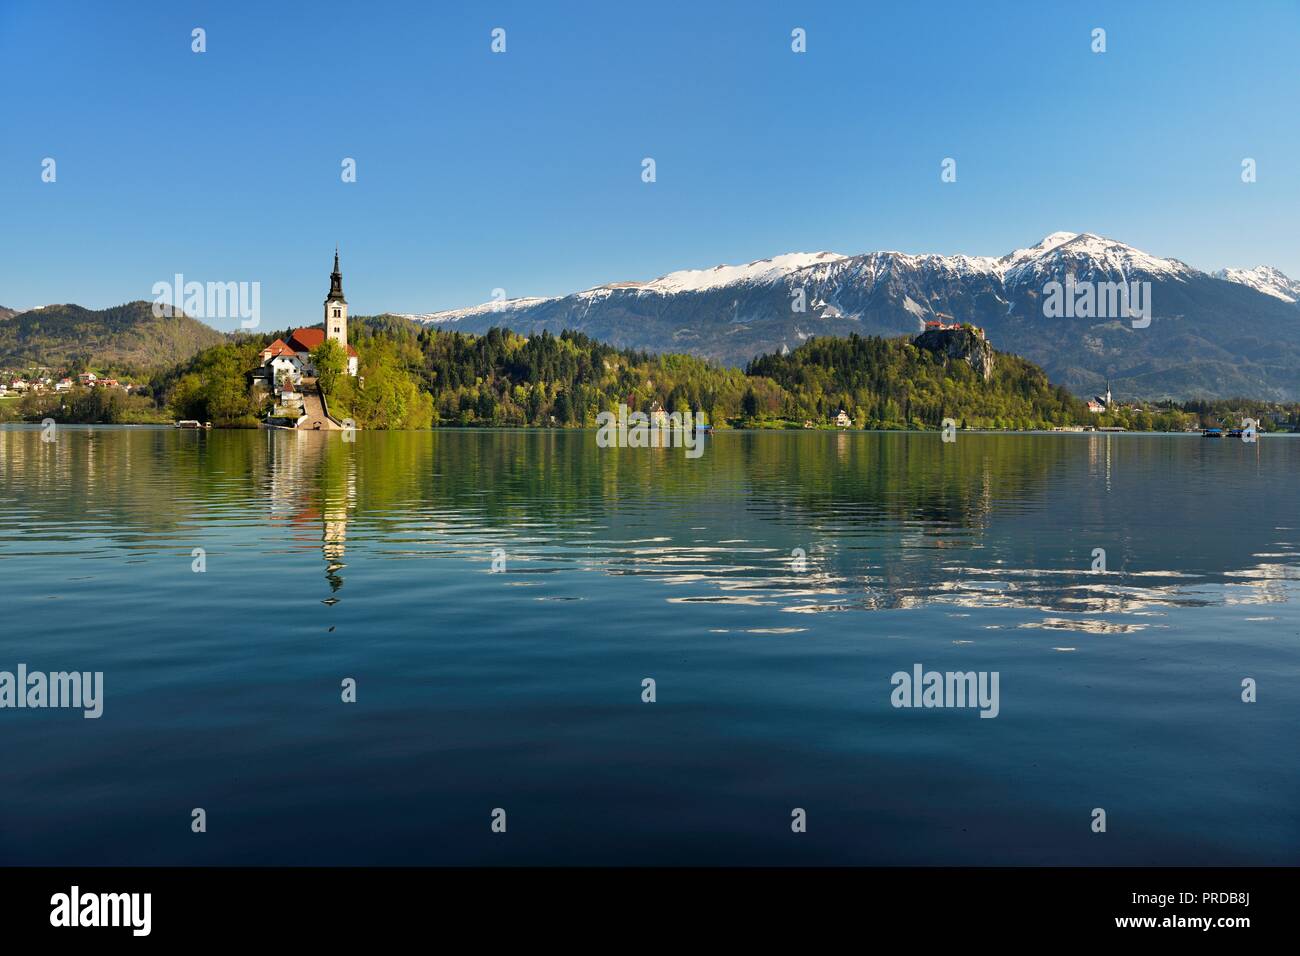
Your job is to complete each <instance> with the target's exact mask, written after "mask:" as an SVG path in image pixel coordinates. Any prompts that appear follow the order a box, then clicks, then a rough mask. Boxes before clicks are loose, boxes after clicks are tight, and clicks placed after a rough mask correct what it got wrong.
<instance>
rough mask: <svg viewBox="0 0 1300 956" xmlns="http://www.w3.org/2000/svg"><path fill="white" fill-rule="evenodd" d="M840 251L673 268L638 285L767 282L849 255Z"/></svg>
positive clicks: (644, 288) (663, 289)
mask: <svg viewBox="0 0 1300 956" xmlns="http://www.w3.org/2000/svg"><path fill="white" fill-rule="evenodd" d="M847 258H848V256H842V255H840V254H839V253H837V252H790V253H787V254H785V255H783V256H773V257H772V258H771V259H759V260H758V261H756V262H747V263H745V264H744V265H741V266H728V265H720V266H714V267H713V268H712V269H683V270H682V271H680V272H670V273H668V275H666V276H660V277H659V278H658V279H654V280H652V281H650V282H646V283H644V284H642V285H640V286H638V287H637V288H638V289H639V291H641V292H658V293H660V294H663V295H673V294H675V293H678V292H705V291H707V290H709V289H717V288H720V287H722V286H728V285H739V284H740V283H755V284H760V285H765V284H767V283H771V282H776V281H779V280H780V279H783V278H784V277H785V276H788V275H790V274H791V273H792V272H798V271H799V270H801V269H806V268H808V267H809V266H815V265H823V264H825V263H829V262H838V261H840V260H842V259H847Z"/></svg>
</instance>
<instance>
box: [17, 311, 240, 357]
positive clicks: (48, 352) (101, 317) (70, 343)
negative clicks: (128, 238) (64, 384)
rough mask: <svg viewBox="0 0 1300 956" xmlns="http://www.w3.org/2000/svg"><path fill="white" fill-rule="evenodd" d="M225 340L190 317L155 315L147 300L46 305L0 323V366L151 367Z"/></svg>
mask: <svg viewBox="0 0 1300 956" xmlns="http://www.w3.org/2000/svg"><path fill="white" fill-rule="evenodd" d="M225 340H226V336H225V335H223V334H222V333H220V332H218V331H216V330H215V329H213V328H210V327H209V326H207V325H204V324H203V323H202V322H200V321H198V320H197V319H192V318H190V317H189V316H186V315H177V316H175V317H158V316H155V315H154V314H153V305H152V303H149V302H128V303H126V304H125V305H119V306H114V307H113V308H111V309H99V310H95V309H85V308H82V307H81V306H79V305H47V306H44V307H43V308H39V309H32V310H31V311H28V312H20V313H18V314H17V315H13V316H10V317H8V318H4V319H0V368H23V367H26V366H30V365H45V366H50V367H52V368H76V367H88V368H94V369H110V368H111V369H150V368H158V367H160V366H164V365H171V364H173V363H176V362H182V361H185V360H186V359H188V358H189V357H190V356H192V355H194V354H195V353H196V352H199V351H200V350H202V349H205V348H209V347H210V346H213V345H217V344H218V343H220V342H223V341H225Z"/></svg>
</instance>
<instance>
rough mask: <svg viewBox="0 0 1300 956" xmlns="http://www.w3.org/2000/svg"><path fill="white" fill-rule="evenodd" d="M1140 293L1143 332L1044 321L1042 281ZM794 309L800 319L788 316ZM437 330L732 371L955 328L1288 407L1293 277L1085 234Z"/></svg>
mask: <svg viewBox="0 0 1300 956" xmlns="http://www.w3.org/2000/svg"><path fill="white" fill-rule="evenodd" d="M1067 277H1072V278H1073V281H1074V282H1076V283H1086V282H1097V283H1101V282H1124V283H1134V282H1138V283H1150V287H1149V304H1150V307H1151V313H1150V317H1151V321H1150V324H1149V325H1148V326H1146V327H1144V328H1134V327H1133V322H1131V321H1130V320H1129V319H1128V318H1127V317H1125V316H1123V315H1122V314H1120V315H1115V314H1112V315H1111V316H1110V317H1093V318H1075V317H1071V318H1050V317H1048V314H1049V310H1047V309H1045V300H1046V299H1047V298H1048V294H1049V293H1048V290H1049V289H1050V286H1049V285H1048V284H1049V283H1053V282H1057V283H1062V284H1064V283H1065V282H1066V281H1067ZM800 304H802V306H803V310H802V311H799V305H800ZM405 317H406V318H409V319H412V320H414V321H417V322H420V323H424V324H430V325H436V326H438V327H441V328H444V329H459V330H462V331H465V332H483V331H486V330H487V329H489V328H491V327H493V326H502V327H507V328H511V329H513V330H515V331H516V332H520V333H523V334H532V333H535V332H541V331H542V330H543V329H549V330H550V331H551V332H553V333H554V332H558V331H560V330H562V329H575V330H578V331H581V332H584V333H585V334H587V335H589V336H592V337H593V338H596V339H600V340H602V341H605V342H608V343H610V344H612V345H615V346H619V347H622V348H635V349H641V350H646V351H652V352H688V353H691V354H695V355H699V356H702V357H704V358H708V359H712V360H714V361H717V362H721V363H723V364H727V365H744V364H745V363H747V362H748V361H749V360H751V359H752V358H753V357H755V356H757V355H759V354H761V353H767V352H779V351H783V350H785V349H791V348H794V347H795V346H797V345H798V344H799V343H800V342H803V341H805V340H807V339H808V338H809V337H810V336H825V335H833V336H842V335H848V334H850V333H853V332H856V333H859V334H862V335H882V336H897V335H904V334H914V333H916V332H918V331H920V330H921V329H922V328H923V327H924V323H925V322H926V321H927V320H939V321H943V322H969V323H972V324H974V325H977V326H980V327H982V328H984V329H985V331H986V333H987V334H988V336H989V338H990V339H991V341H992V342H993V344H994V345H995V346H996V347H997V348H999V349H1001V350H1003V351H1010V352H1013V353H1016V354H1019V355H1021V356H1024V357H1025V358H1027V359H1030V360H1031V361H1033V362H1035V363H1037V364H1038V365H1041V366H1042V367H1043V368H1044V369H1045V370H1046V371H1047V373H1048V375H1049V376H1050V377H1051V379H1052V381H1054V382H1058V383H1060V384H1063V385H1065V386H1066V387H1067V388H1069V389H1071V390H1072V391H1074V392H1075V393H1076V394H1080V395H1088V394H1092V393H1094V392H1097V391H1100V390H1102V389H1104V387H1105V384H1106V382H1107V381H1108V380H1109V381H1110V383H1111V386H1112V389H1113V391H1114V392H1115V393H1116V394H1117V395H1118V396H1119V397H1121V398H1126V397H1127V398H1146V399H1162V398H1170V399H1178V400H1185V399H1191V398H1228V397H1235V396H1244V395H1248V396H1252V397H1255V398H1261V399H1268V400H1273V401H1295V400H1300V334H1298V333H1300V282H1297V281H1296V280H1293V279H1290V278H1288V277H1287V276H1285V275H1284V274H1283V273H1281V272H1280V271H1278V270H1276V269H1272V268H1269V267H1259V268H1255V269H1224V270H1220V271H1218V272H1216V273H1207V272H1203V271H1201V270H1199V269H1195V268H1193V267H1192V266H1189V265H1188V264H1186V263H1185V262H1182V261H1180V260H1178V259H1172V258H1161V257H1158V256H1154V255H1151V254H1149V253H1146V252H1143V251H1141V250H1139V249H1136V248H1134V247H1133V246H1129V245H1126V244H1124V243H1121V242H1116V241H1114V240H1111V239H1106V238H1102V237H1101V236H1097V235H1094V234H1092V233H1087V232H1084V233H1074V232H1057V233H1053V234H1051V235H1049V236H1047V237H1046V238H1044V239H1043V240H1042V241H1041V242H1038V243H1036V244H1035V245H1032V246H1028V247H1026V248H1023V249H1017V250H1015V251H1013V252H1010V253H1008V254H1006V255H1004V256H1001V257H997V258H994V257H986V256H965V255H932V254H929V255H912V254H907V253H902V252H892V251H891V252H870V253H864V254H861V255H851V256H850V255H840V254H837V253H832V252H814V253H789V254H786V255H780V256H776V257H774V258H771V259H762V260H759V261H757V262H751V263H748V264H745V265H737V266H731V265H720V266H715V267H714V268H711V269H698V270H684V271H681V272H673V273H669V274H668V275H665V276H661V277H660V278H657V279H654V280H652V281H649V282H613V283H609V284H606V285H601V286H597V287H595V288H591V289H586V290H583V291H580V292H574V293H571V294H569V295H564V296H556V297H552V298H523V299H503V300H500V301H494V302H490V303H485V304H483V305H478V306H474V307H471V308H466V309H456V310H451V311H444V312H434V313H421V314H406V316H405Z"/></svg>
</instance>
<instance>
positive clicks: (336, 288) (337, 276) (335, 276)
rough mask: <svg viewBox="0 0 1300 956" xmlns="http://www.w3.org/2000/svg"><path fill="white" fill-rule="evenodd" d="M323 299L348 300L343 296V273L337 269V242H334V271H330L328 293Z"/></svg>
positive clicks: (331, 300) (333, 300)
mask: <svg viewBox="0 0 1300 956" xmlns="http://www.w3.org/2000/svg"><path fill="white" fill-rule="evenodd" d="M325 301H326V302H343V303H346V302H347V301H348V300H347V299H345V298H343V273H342V272H340V271H339V247H338V243H335V244H334V271H333V272H331V273H330V294H329V295H328V296H326V297H325Z"/></svg>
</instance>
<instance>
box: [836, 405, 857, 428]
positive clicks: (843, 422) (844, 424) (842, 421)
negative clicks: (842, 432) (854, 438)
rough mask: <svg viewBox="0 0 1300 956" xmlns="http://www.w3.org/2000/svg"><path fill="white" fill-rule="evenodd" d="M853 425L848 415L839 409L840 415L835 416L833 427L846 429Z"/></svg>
mask: <svg viewBox="0 0 1300 956" xmlns="http://www.w3.org/2000/svg"><path fill="white" fill-rule="evenodd" d="M852 424H853V419H851V418H849V413H848V412H846V411H845V410H844V409H842V408H841V409H840V413H839V414H838V415H836V416H835V426H836V427H837V428H848V427H850V426H851V425H852Z"/></svg>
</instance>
